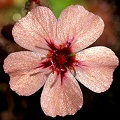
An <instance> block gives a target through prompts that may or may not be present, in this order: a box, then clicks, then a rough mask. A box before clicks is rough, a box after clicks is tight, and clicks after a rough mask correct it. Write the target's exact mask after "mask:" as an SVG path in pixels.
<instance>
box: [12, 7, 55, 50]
mask: <svg viewBox="0 0 120 120" xmlns="http://www.w3.org/2000/svg"><path fill="white" fill-rule="evenodd" d="M56 21H57V20H56V18H55V16H54V14H53V13H52V12H51V10H50V9H49V8H47V7H36V8H34V9H32V10H31V12H29V13H28V14H27V15H26V16H25V17H24V18H22V19H21V20H19V22H17V23H16V24H15V26H14V28H13V31H12V34H13V37H14V39H15V41H16V42H17V43H18V44H19V45H20V46H22V47H24V48H26V49H29V50H32V51H40V52H41V49H48V46H47V43H46V40H47V41H48V40H49V41H53V39H54V38H55V36H56Z"/></svg>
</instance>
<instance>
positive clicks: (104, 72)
mask: <svg viewBox="0 0 120 120" xmlns="http://www.w3.org/2000/svg"><path fill="white" fill-rule="evenodd" d="M76 59H77V60H78V61H79V62H78V64H77V65H76V67H75V69H76V78H77V79H78V81H80V82H81V83H82V84H83V85H85V86H86V87H87V88H89V89H91V90H92V91H94V92H97V93H100V92H104V91H106V90H107V89H108V88H110V85H111V83H112V81H113V72H114V70H115V68H116V67H117V66H118V64H119V61H118V58H117V56H116V55H115V53H114V52H113V51H112V50H111V49H109V48H106V47H102V46H99V47H91V48H88V49H85V50H83V51H81V52H79V53H77V54H76Z"/></svg>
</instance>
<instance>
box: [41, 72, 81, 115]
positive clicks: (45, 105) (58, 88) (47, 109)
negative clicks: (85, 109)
mask: <svg viewBox="0 0 120 120" xmlns="http://www.w3.org/2000/svg"><path fill="white" fill-rule="evenodd" d="M56 79H57V80H56ZM55 80H56V82H55V83H54V81H55ZM60 81H61V79H60V76H59V77H58V76H57V75H56V74H55V73H54V74H53V73H51V75H50V76H49V78H48V80H47V81H46V83H45V86H44V88H43V92H42V95H41V106H42V109H43V111H44V113H45V114H46V115H48V116H52V117H55V116H56V115H59V116H65V115H67V114H69V115H73V114H75V113H76V112H77V111H78V110H79V109H80V108H81V107H82V105H83V96H82V92H81V89H80V87H79V84H78V83H77V81H76V80H75V78H74V77H73V76H72V75H71V73H69V72H67V73H66V74H65V76H64V78H63V82H62V84H61V82H60ZM53 83H54V85H52V84H53ZM51 85H52V86H51Z"/></svg>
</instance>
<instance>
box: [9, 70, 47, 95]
mask: <svg viewBox="0 0 120 120" xmlns="http://www.w3.org/2000/svg"><path fill="white" fill-rule="evenodd" d="M45 81H46V76H45V73H40V72H39V71H37V70H29V71H20V72H16V73H11V74H10V82H9V84H10V88H11V89H12V90H13V91H15V92H16V93H17V94H19V95H23V96H29V95H32V94H34V93H35V92H36V91H38V90H39V89H40V88H41V87H42V86H43V84H44V83H45Z"/></svg>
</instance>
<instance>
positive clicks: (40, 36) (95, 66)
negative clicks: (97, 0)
mask: <svg viewBox="0 0 120 120" xmlns="http://www.w3.org/2000/svg"><path fill="white" fill-rule="evenodd" d="M103 29H104V23H103V21H102V19H101V18H100V17H99V16H97V15H94V14H93V13H91V12H88V11H87V10H85V9H84V8H83V7H82V6H80V5H71V6H69V7H68V8H66V9H65V10H63V12H62V13H61V15H60V17H59V19H58V20H56V18H55V16H54V14H53V13H52V12H51V10H50V9H49V8H46V7H37V8H34V9H32V10H31V12H29V13H28V14H27V15H26V16H25V17H24V18H22V19H21V20H19V21H18V22H17V23H16V24H15V26H14V28H13V31H12V33H13V36H14V39H15V41H16V43H18V44H19V45H20V46H22V47H24V48H26V49H28V50H30V51H21V52H15V53H11V54H10V55H9V56H8V57H7V58H6V59H5V61H4V70H5V72H6V73H8V74H9V75H10V88H11V89H12V90H13V91H15V92H16V93H17V94H19V95H24V96H29V95H32V94H34V93H35V92H36V91H37V90H39V89H40V88H41V87H42V86H43V85H44V88H43V91H42V94H41V100H40V102H41V107H42V109H43V111H44V113H45V114H46V115H48V116H52V117H55V116H56V115H60V116H65V115H67V114H69V115H73V114H75V113H76V112H77V111H78V110H79V109H80V108H81V107H82V105H83V95H82V92H81V89H80V86H79V84H78V82H77V80H78V81H79V82H81V83H82V84H83V85H85V86H86V87H87V88H89V89H90V90H92V91H94V92H96V93H100V92H104V91H106V90H107V89H108V88H109V87H110V85H111V83H112V81H113V72H114V70H115V68H116V67H117V65H118V63H119V61H118V58H117V57H116V55H115V53H114V52H113V51H112V50H111V49H109V48H107V47H103V46H98V47H91V48H87V49H85V48H86V47H88V46H89V45H91V44H92V43H93V42H95V41H96V39H98V38H99V36H100V35H101V34H102V32H103Z"/></svg>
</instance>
